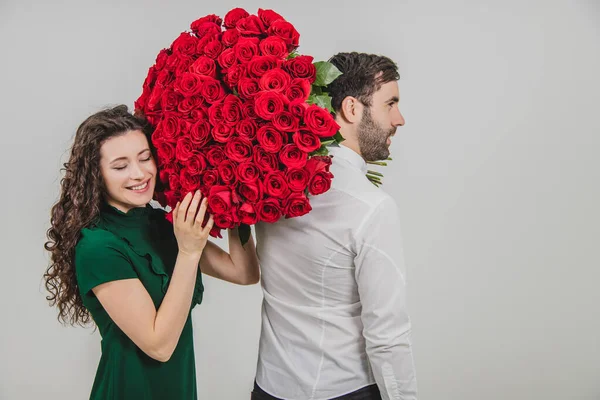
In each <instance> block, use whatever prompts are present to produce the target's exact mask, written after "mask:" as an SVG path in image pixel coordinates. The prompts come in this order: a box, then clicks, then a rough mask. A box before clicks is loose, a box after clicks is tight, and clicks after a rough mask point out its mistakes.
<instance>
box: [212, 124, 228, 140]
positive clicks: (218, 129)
mask: <svg viewBox="0 0 600 400" xmlns="http://www.w3.org/2000/svg"><path fill="white" fill-rule="evenodd" d="M212 135H213V138H214V139H215V140H216V141H217V142H219V143H227V141H228V140H229V138H230V137H231V135H233V128H232V127H230V126H228V125H225V124H221V123H219V124H217V125H215V126H214V127H213V130H212Z"/></svg>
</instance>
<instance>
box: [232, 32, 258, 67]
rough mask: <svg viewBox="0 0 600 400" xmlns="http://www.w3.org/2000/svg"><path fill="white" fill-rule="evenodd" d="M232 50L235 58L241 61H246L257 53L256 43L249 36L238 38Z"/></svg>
mask: <svg viewBox="0 0 600 400" xmlns="http://www.w3.org/2000/svg"><path fill="white" fill-rule="evenodd" d="M233 50H234V51H235V56H236V57H237V59H238V60H239V61H240V62H242V63H246V62H249V61H250V60H252V58H253V57H254V56H255V55H257V54H258V45H257V43H256V40H252V39H251V38H240V39H239V40H238V42H237V43H236V44H235V46H233Z"/></svg>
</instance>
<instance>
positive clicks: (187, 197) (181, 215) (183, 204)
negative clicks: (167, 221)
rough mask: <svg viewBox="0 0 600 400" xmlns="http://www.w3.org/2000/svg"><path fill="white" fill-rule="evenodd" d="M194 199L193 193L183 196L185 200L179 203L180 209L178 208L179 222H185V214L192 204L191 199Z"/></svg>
mask: <svg viewBox="0 0 600 400" xmlns="http://www.w3.org/2000/svg"><path fill="white" fill-rule="evenodd" d="M191 200H192V193H191V192H190V193H188V194H186V195H185V197H184V198H183V201H182V202H181V204H180V205H179V209H178V210H177V220H178V222H179V223H183V222H185V215H186V213H187V211H188V207H189V205H190V201H191Z"/></svg>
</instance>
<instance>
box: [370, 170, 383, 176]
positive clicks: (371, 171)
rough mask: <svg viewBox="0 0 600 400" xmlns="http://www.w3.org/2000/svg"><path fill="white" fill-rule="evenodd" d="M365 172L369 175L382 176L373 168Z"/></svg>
mask: <svg viewBox="0 0 600 400" xmlns="http://www.w3.org/2000/svg"><path fill="white" fill-rule="evenodd" d="M367 174H369V175H375V176H383V174H382V173H381V172H377V171H373V170H371V169H370V170H367Z"/></svg>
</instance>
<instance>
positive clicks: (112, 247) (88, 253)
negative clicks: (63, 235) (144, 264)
mask: <svg viewBox="0 0 600 400" xmlns="http://www.w3.org/2000/svg"><path fill="white" fill-rule="evenodd" d="M82 235H83V236H82V238H81V239H80V240H79V243H77V246H76V248H75V275H76V278H77V284H78V285H79V292H80V293H81V295H82V296H85V295H87V294H88V293H89V292H90V291H91V290H92V289H93V288H95V287H96V286H98V285H101V284H103V283H106V282H111V281H117V280H121V279H132V278H138V275H137V273H136V272H135V270H134V269H133V266H132V264H131V261H130V260H129V258H128V257H127V255H126V254H125V252H124V251H123V245H122V243H121V242H120V240H119V239H118V238H116V237H115V236H114V235H113V234H112V233H110V232H107V231H103V230H100V229H98V230H84V232H83V233H82Z"/></svg>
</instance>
